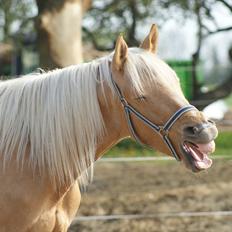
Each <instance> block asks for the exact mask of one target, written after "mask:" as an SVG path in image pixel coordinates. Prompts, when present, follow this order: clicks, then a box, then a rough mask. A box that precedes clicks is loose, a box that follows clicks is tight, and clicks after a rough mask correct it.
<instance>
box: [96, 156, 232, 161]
mask: <svg viewBox="0 0 232 232" xmlns="http://www.w3.org/2000/svg"><path fill="white" fill-rule="evenodd" d="M211 158H212V159H214V160H218V159H232V154H231V155H214V156H211ZM167 160H168V161H175V159H174V158H172V157H168V156H154V157H153V156H149V157H125V156H124V157H116V158H102V159H99V160H98V161H97V162H139V161H167Z"/></svg>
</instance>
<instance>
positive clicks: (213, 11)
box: [0, 0, 232, 232]
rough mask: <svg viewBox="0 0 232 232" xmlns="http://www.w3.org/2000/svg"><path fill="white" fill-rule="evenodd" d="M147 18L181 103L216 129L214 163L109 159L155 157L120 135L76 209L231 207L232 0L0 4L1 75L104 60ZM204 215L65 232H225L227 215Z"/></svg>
mask: <svg viewBox="0 0 232 232" xmlns="http://www.w3.org/2000/svg"><path fill="white" fill-rule="evenodd" d="M152 23H156V24H157V25H158V27H159V32H160V35H159V48H158V55H159V56H160V57H161V58H162V59H164V60H165V61H166V62H167V63H168V64H169V65H170V66H171V67H172V68H173V69H174V70H175V71H176V72H177V74H178V76H179V78H180V82H181V86H182V89H183V92H184V94H185V96H186V97H187V98H188V100H189V101H190V102H191V103H192V104H193V105H195V106H196V107H198V108H199V109H200V110H203V111H204V112H205V114H206V115H207V116H208V117H210V118H212V119H214V120H215V121H216V123H217V125H218V128H219V131H220V134H219V136H218V138H217V140H216V144H217V150H216V152H215V157H216V158H217V159H216V160H215V165H214V166H213V168H211V169H210V171H209V172H208V173H203V174H199V175H193V174H191V173H188V172H187V171H186V170H185V169H183V168H182V167H181V166H180V165H178V164H176V163H175V162H173V161H171V160H168V161H166V160H162V159H160V160H159V161H157V160H153V159H150V160H149V162H148V161H147V160H142V159H141V160H140V159H137V160H136V159H133V158H131V159H130V161H126V162H125V161H122V160H123V159H121V160H120V159H118V157H148V158H150V157H161V154H158V153H157V152H155V151H153V150H149V149H146V148H144V147H141V146H140V145H138V144H135V143H134V142H133V141H130V140H125V141H123V142H121V143H120V144H119V145H117V146H116V147H114V148H113V149H111V150H110V151H109V152H108V153H107V154H106V155H105V157H108V158H112V157H113V158H115V160H116V161H117V162H114V161H115V160H114V161H111V160H110V159H108V162H105V161H107V160H105V161H104V162H101V161H100V162H97V164H96V169H97V170H96V177H95V180H94V182H93V184H92V185H91V186H90V188H89V191H88V194H86V195H85V196H84V200H83V203H82V206H81V209H80V212H79V215H82V216H88V215H111V214H123V215H126V214H133V215H134V214H136V215H137V214H145V215H148V214H155V213H157V215H159V213H167V212H182V211H191V212H192V211H194V212H198V211H231V210H232V196H231V194H230V193H231V190H232V183H231V178H230V177H231V176H232V167H231V161H230V159H231V157H232V95H231V93H232V1H231V0H205V1H203V0H195V1H193V0H160V1H156V0H153V1H152V0H127V1H125V0H118V1H114V0H105V1H101V0H47V1H43V0H0V76H1V79H9V78H13V77H17V76H20V75H23V74H27V73H30V72H34V71H36V69H37V68H38V67H40V68H43V69H44V70H50V69H54V68H62V67H65V66H68V65H71V64H77V63H81V62H86V61H90V60H93V59H95V58H98V57H101V56H104V55H106V54H109V53H110V52H111V51H112V50H113V49H114V44H115V40H116V38H117V36H118V35H119V33H122V34H123V35H124V38H125V40H126V41H127V43H128V45H129V46H138V45H139V44H140V42H141V40H143V39H144V37H145V36H146V34H147V33H148V31H149V29H150V26H151V24H152ZM117 159H118V160H117ZM138 160H139V161H141V162H138ZM125 173H127V174H126V176H125ZM170 188H171V189H170ZM228 217H229V219H230V220H228ZM212 219H215V216H205V217H186V218H184V217H183V218H178V217H167V218H165V219H164V218H160V217H159V216H157V217H155V218H154V217H153V218H152V219H151V218H146V217H144V218H142V219H134V220H129V219H120V220H119V219H115V220H110V221H107V220H106V221H104V220H102V221H97V220H93V221H90V222H87V223H86V222H85V221H76V223H74V225H73V226H72V227H71V229H70V231H183V232H184V231H185V232H186V231H198V232H199V231H218V230H219V229H220V230H221V231H223V232H224V231H231V228H232V222H231V221H232V220H231V219H232V217H231V215H227V216H217V218H216V219H215V220H212Z"/></svg>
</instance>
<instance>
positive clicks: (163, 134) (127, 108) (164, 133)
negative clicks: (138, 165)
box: [111, 73, 197, 161]
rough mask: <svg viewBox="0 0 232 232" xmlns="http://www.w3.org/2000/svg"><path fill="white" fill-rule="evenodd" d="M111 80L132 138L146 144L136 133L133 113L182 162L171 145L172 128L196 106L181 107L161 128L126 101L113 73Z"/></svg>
mask: <svg viewBox="0 0 232 232" xmlns="http://www.w3.org/2000/svg"><path fill="white" fill-rule="evenodd" d="M111 80H112V83H113V86H114V88H115V91H116V93H117V95H118V97H119V99H120V102H121V103H122V105H123V108H124V111H125V115H126V119H127V123H128V126H129V129H130V132H131V134H132V136H133V137H134V138H135V140H136V141H137V142H138V143H140V144H142V145H143V144H144V143H143V142H142V141H141V140H140V138H139V137H138V135H137V134H136V132H135V129H134V126H133V123H132V120H131V113H132V114H134V115H135V116H136V117H137V118H138V119H139V120H141V121H142V122H144V123H145V124H146V125H147V126H149V127H150V128H151V129H153V130H154V131H155V132H156V133H158V134H159V135H160V136H161V138H162V139H163V141H164V142H165V144H166V145H167V147H168V148H169V150H170V151H171V153H172V155H173V157H175V159H176V160H177V161H180V157H179V156H178V154H177V152H176V150H175V148H174V146H173V145H172V143H171V140H170V139H169V136H168V134H169V131H170V129H171V127H172V126H173V124H174V123H175V122H176V121H177V120H178V119H179V118H180V117H181V116H182V115H183V114H185V113H186V112H188V111H190V110H197V109H196V108H195V107H194V106H192V105H187V106H183V107H181V108H180V109H179V110H177V111H176V112H175V113H174V114H173V115H172V116H171V117H170V118H169V119H168V121H167V122H166V123H165V124H164V125H163V126H159V125H156V124H155V123H153V122H151V121H150V120H149V119H147V118H146V117H145V116H143V115H142V114H141V113H140V112H138V111H137V110H136V109H135V108H133V107H132V106H131V105H130V104H129V103H128V102H127V100H126V99H125V97H124V96H123V94H122V92H121V90H120V89H119V87H118V85H117V84H116V82H115V81H114V80H113V77H112V73H111Z"/></svg>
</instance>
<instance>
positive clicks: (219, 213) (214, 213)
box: [73, 211, 232, 224]
mask: <svg viewBox="0 0 232 232" xmlns="http://www.w3.org/2000/svg"><path fill="white" fill-rule="evenodd" d="M225 216H232V211H203V212H168V213H156V214H116V215H95V216H79V217H76V218H75V219H74V220H73V224H74V223H77V222H86V221H87V222H88V221H112V220H135V219H156V218H174V217H175V218H183V217H225Z"/></svg>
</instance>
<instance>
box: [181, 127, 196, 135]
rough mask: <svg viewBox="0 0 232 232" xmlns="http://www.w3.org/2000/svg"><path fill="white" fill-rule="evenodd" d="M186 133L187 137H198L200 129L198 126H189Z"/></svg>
mask: <svg viewBox="0 0 232 232" xmlns="http://www.w3.org/2000/svg"><path fill="white" fill-rule="evenodd" d="M184 131H185V133H186V134H187V135H196V134H197V133H198V132H199V128H198V127H196V126H188V127H186V128H185V129H184Z"/></svg>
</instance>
